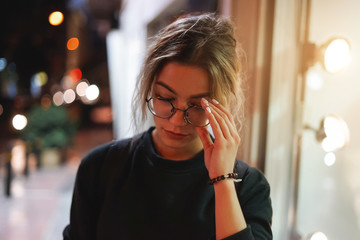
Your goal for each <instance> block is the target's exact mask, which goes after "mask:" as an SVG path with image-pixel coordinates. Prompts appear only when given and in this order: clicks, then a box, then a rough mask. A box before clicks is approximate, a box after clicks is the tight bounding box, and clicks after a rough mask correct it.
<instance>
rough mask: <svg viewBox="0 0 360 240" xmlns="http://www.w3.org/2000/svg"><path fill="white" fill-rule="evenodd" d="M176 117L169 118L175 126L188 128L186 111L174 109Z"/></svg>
mask: <svg viewBox="0 0 360 240" xmlns="http://www.w3.org/2000/svg"><path fill="white" fill-rule="evenodd" d="M174 111H175V113H174V115H172V116H171V117H170V118H169V121H170V122H171V123H172V124H174V125H175V126H186V125H187V124H188V122H187V120H186V118H185V110H182V109H179V108H174Z"/></svg>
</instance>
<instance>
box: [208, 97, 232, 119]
mask: <svg viewBox="0 0 360 240" xmlns="http://www.w3.org/2000/svg"><path fill="white" fill-rule="evenodd" d="M211 103H212V104H213V105H214V106H216V107H217V108H219V109H220V110H221V111H222V112H223V113H225V114H226V116H227V117H228V118H229V120H230V121H231V122H232V124H234V125H235V122H234V118H233V116H232V114H231V113H230V112H229V111H228V110H227V109H226V108H225V107H224V106H223V105H221V104H220V103H219V102H218V101H217V100H216V99H212V100H211Z"/></svg>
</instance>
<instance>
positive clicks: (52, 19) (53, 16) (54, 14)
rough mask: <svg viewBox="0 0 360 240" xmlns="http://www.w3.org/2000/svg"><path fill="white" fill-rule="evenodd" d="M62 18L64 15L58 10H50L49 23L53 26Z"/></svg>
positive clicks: (58, 23)
mask: <svg viewBox="0 0 360 240" xmlns="http://www.w3.org/2000/svg"><path fill="white" fill-rule="evenodd" d="M63 20H64V15H63V14H62V13H61V12H59V11H55V12H52V13H51V14H50V15H49V23H50V24H51V25H53V26H58V25H60V24H61V23H62V22H63Z"/></svg>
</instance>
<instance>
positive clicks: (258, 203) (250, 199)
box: [225, 167, 273, 240]
mask: <svg viewBox="0 0 360 240" xmlns="http://www.w3.org/2000/svg"><path fill="white" fill-rule="evenodd" d="M236 184H237V185H236V190H237V195H238V198H239V202H240V206H241V209H242V211H243V214H244V217H245V221H246V223H247V228H245V229H244V230H242V231H240V232H238V233H236V234H234V235H232V236H229V237H227V238H225V240H253V239H254V240H269V239H272V238H273V236H272V231H271V221H272V207H271V200H270V186H269V183H268V182H267V180H266V178H265V177H264V175H263V174H262V173H261V172H260V171H259V170H258V169H256V168H253V167H249V168H248V171H247V172H246V174H245V176H244V177H243V181H242V182H240V183H236Z"/></svg>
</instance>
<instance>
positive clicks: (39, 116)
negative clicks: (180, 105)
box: [0, 0, 360, 240]
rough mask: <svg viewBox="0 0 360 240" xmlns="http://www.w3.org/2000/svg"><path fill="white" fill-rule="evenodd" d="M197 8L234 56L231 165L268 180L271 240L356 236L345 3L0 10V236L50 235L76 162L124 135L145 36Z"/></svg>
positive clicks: (55, 232)
mask: <svg viewBox="0 0 360 240" xmlns="http://www.w3.org/2000/svg"><path fill="white" fill-rule="evenodd" d="M199 11H200V12H217V13H219V14H221V15H224V16H228V17H230V18H231V19H232V20H233V22H234V24H235V27H236V36H237V38H238V40H239V42H240V43H241V47H242V48H243V49H244V51H245V52H246V55H247V57H246V61H245V62H244V65H243V68H244V72H245V75H246V79H244V87H245V90H246V102H245V110H246V120H245V128H244V130H243V132H242V133H241V136H242V144H241V146H240V148H239V153H238V157H239V158H240V159H242V160H244V161H245V162H247V163H249V164H250V165H252V166H255V167H257V168H259V169H260V170H261V171H263V172H264V174H265V175H266V177H267V178H268V180H269V182H270V185H271V188H272V192H271V197H272V202H273V208H274V217H273V231H274V239H278V240H289V239H291V240H295V239H303V240H305V239H308V240H310V239H311V240H327V239H328V240H339V239H349V240H355V239H358V237H359V236H360V178H359V177H358V176H359V174H358V172H359V171H360V150H359V149H360V148H359V146H360V127H359V125H358V122H360V115H359V114H358V112H357V110H356V109H358V108H359V103H360V97H359V96H360V95H359V90H358V89H360V81H359V80H358V76H360V72H359V71H360V69H359V68H358V66H359V61H360V49H359V48H360V45H359V43H360V29H359V28H358V27H357V25H356V22H358V21H359V20H360V17H359V16H360V2H359V1H357V0H345V1H341V0H101V1H100V0H11V1H8V0H4V1H1V3H0V181H1V183H0V239H4V240H17V239H31V240H32V239H34V240H35V239H36V240H38V239H41V240H44V239H62V237H61V232H62V230H63V228H64V227H65V225H66V224H67V223H68V221H69V212H70V203H71V195H72V189H73V184H74V179H75V174H76V170H77V167H78V165H79V163H80V161H81V159H82V157H83V156H84V155H85V154H86V153H87V152H88V151H89V150H90V149H91V148H93V147H95V146H97V145H99V144H102V143H105V142H108V141H111V140H113V139H121V138H124V137H129V136H132V135H133V134H134V133H135V132H136V130H135V129H134V128H133V126H132V125H131V117H130V116H131V96H132V93H133V90H134V87H135V82H136V77H137V75H138V73H139V71H140V67H141V63H142V61H143V58H144V55H145V51H146V49H147V46H148V43H149V41H148V39H149V38H150V37H151V36H154V35H155V34H156V33H157V32H158V31H159V29H161V28H162V27H163V26H165V25H166V24H168V23H169V22H170V21H171V20H172V19H173V18H174V17H176V16H178V15H180V14H182V13H186V12H199ZM151 124H152V122H151V120H150V121H149V122H147V123H146V124H145V125H144V129H147V128H148V127H149V126H150V125H151Z"/></svg>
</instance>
